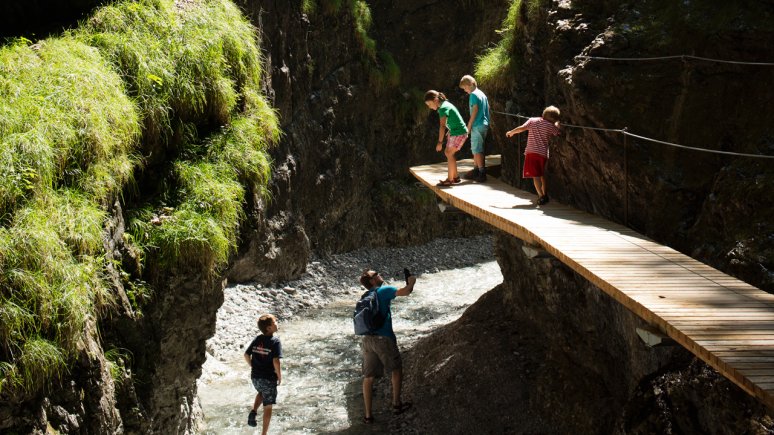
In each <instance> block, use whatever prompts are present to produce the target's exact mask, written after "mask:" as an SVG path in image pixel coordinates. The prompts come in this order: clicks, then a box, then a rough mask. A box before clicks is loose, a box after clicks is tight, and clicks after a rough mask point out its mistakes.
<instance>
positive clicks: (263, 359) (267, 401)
mask: <svg viewBox="0 0 774 435" xmlns="http://www.w3.org/2000/svg"><path fill="white" fill-rule="evenodd" d="M258 329H260V330H261V333H262V334H261V335H259V336H257V337H255V339H254V340H253V341H252V342H251V343H250V345H249V346H247V349H246V350H245V361H247V363H248V364H250V367H251V370H250V378H251V379H252V381H253V386H254V387H255V389H256V390H257V391H258V394H256V395H255V402H253V409H252V410H251V411H250V414H248V416H247V424H248V425H250V426H257V425H258V423H257V422H256V421H255V417H256V414H257V412H258V407H259V406H261V404H263V431H262V434H263V435H266V434H267V433H268V431H269V421H270V420H271V409H272V405H274V404H275V403H277V385H279V384H281V383H282V370H281V369H280V358H282V344H281V343H280V339H279V337H275V336H274V333H275V332H277V318H276V317H274V316H272V315H271V314H264V315H262V316H261V317H260V318H259V319H258Z"/></svg>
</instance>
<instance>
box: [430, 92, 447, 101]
mask: <svg viewBox="0 0 774 435" xmlns="http://www.w3.org/2000/svg"><path fill="white" fill-rule="evenodd" d="M436 97H437V98H438V99H439V100H441V101H446V95H444V94H443V92H438V91H434V90H429V91H427V92H425V101H432V100H435V99H436Z"/></svg>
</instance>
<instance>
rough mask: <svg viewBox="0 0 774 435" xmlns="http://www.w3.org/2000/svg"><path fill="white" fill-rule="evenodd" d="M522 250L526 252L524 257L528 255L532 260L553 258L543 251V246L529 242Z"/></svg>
mask: <svg viewBox="0 0 774 435" xmlns="http://www.w3.org/2000/svg"><path fill="white" fill-rule="evenodd" d="M521 250H522V251H524V255H526V256H527V258H529V259H532V260H535V259H541V258H550V257H552V255H551V254H549V253H548V251H546V250H545V249H543V247H542V246H538V245H533V244H531V243H527V242H524V244H523V245H521Z"/></svg>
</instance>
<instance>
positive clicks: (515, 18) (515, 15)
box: [475, 0, 539, 89]
mask: <svg viewBox="0 0 774 435" xmlns="http://www.w3.org/2000/svg"><path fill="white" fill-rule="evenodd" d="M538 8H539V2H538V1H537V0H513V1H512V2H511V6H510V7H509V8H508V15H507V16H506V18H505V20H503V28H502V29H501V30H498V33H500V34H501V35H502V39H501V40H500V42H499V43H498V44H497V45H496V46H494V47H492V48H490V49H489V50H487V52H486V53H484V54H483V55H482V56H480V57H479V58H478V61H477V62H476V67H475V75H476V78H477V79H478V80H479V81H480V82H481V83H485V84H486V86H487V87H488V88H489V89H505V88H506V87H507V86H508V84H509V83H511V82H512V80H513V75H514V74H515V73H516V65H515V61H514V57H513V55H514V52H515V50H516V46H517V44H518V43H519V41H520V38H521V36H520V35H521V33H520V31H521V30H522V28H523V25H524V24H525V23H526V20H527V19H528V18H530V17H534V16H535V15H536V14H537V12H538Z"/></svg>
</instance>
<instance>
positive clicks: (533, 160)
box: [521, 153, 548, 178]
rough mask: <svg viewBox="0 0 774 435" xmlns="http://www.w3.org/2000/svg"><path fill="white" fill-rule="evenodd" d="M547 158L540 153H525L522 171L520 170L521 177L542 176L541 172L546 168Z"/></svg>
mask: <svg viewBox="0 0 774 435" xmlns="http://www.w3.org/2000/svg"><path fill="white" fill-rule="evenodd" d="M547 162H548V158H547V157H546V156H542V155H540V154H535V153H527V155H526V156H525V157H524V171H523V172H522V174H521V176H522V178H537V177H542V176H543V172H544V171H545V169H546V163H547Z"/></svg>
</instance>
